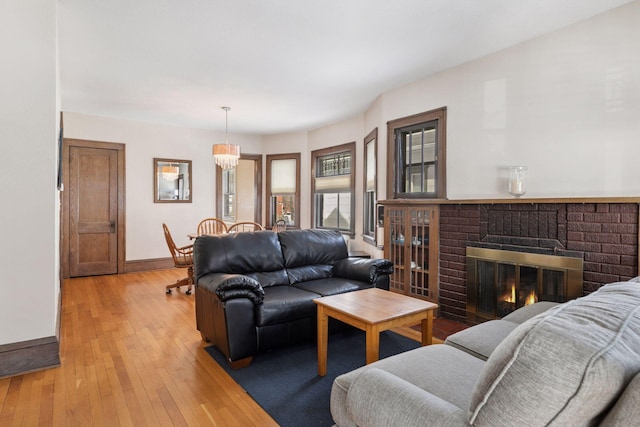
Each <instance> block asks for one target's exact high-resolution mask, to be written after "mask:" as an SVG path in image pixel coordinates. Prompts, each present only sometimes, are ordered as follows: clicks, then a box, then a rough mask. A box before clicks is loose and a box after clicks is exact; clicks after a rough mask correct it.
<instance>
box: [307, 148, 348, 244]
mask: <svg viewBox="0 0 640 427" xmlns="http://www.w3.org/2000/svg"><path fill="white" fill-rule="evenodd" d="M345 152H348V153H349V155H350V156H351V171H350V173H349V194H350V199H351V200H350V206H349V209H350V218H349V229H348V230H347V229H341V228H335V227H322V226H319V225H318V219H319V216H318V215H319V212H317V208H318V206H317V205H318V204H317V202H316V199H317V196H318V194H319V193H316V179H317V178H318V176H317V170H316V169H317V165H318V162H317V161H318V159H319V158H322V157H327V156H331V155H336V154H340V153H345ZM355 166H356V142H355V141H353V142H348V143H346V144H341V145H336V146H332V147H328V148H321V149H319V150H314V151H312V152H311V224H312V226H313V228H319V229H324V230H337V231H339V232H341V233H342V234H345V235H348V236H350V237H354V236H355V206H356V204H355ZM338 194H341V193H338ZM338 197H339V196H338Z"/></svg>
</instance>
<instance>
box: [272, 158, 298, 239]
mask: <svg viewBox="0 0 640 427" xmlns="http://www.w3.org/2000/svg"><path fill="white" fill-rule="evenodd" d="M300 159H301V155H300V153H286V154H267V156H266V162H267V167H266V174H267V176H266V197H267V203H266V206H265V213H266V221H265V224H266V228H269V229H271V228H273V226H274V223H275V221H274V218H273V213H274V212H272V208H271V201H272V198H273V196H274V195H273V194H272V193H271V162H272V161H274V160H295V161H296V177H295V180H296V191H295V193H286V194H284V193H282V194H281V193H278V194H276V196H285V195H292V194H293V195H294V197H295V200H294V208H295V216H294V218H293V226H287V228H300Z"/></svg>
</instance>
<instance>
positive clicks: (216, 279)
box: [197, 273, 264, 304]
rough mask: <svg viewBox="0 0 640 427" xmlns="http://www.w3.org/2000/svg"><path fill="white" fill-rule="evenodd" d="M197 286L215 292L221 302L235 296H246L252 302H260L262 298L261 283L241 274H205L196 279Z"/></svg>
mask: <svg viewBox="0 0 640 427" xmlns="http://www.w3.org/2000/svg"><path fill="white" fill-rule="evenodd" d="M197 286H199V287H202V288H205V289H207V290H208V291H209V292H212V293H215V294H216V295H217V296H218V298H219V299H220V301H222V302H225V301H228V300H230V299H235V298H248V299H250V300H251V301H252V302H253V303H254V304H262V301H263V300H264V289H262V285H260V283H259V282H258V281H257V280H254V279H252V278H251V277H248V276H245V275H243V274H227V273H211V274H207V275H206V276H203V277H201V278H200V280H198V283H197Z"/></svg>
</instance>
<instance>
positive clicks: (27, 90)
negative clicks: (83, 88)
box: [0, 0, 60, 345]
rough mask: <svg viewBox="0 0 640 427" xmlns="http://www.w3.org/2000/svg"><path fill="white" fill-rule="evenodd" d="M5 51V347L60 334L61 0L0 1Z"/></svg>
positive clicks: (0, 40)
mask: <svg viewBox="0 0 640 427" xmlns="http://www.w3.org/2000/svg"><path fill="white" fill-rule="evenodd" d="M16 40H19V41H20V42H19V43H16ZM0 51H2V57H1V59H0V94H2V95H1V96H0V134H1V135H2V149H3V158H4V160H5V161H4V162H3V167H2V171H3V176H4V184H3V186H2V189H3V191H2V200H3V202H2V209H0V227H1V229H2V232H1V234H2V245H0V345H2V344H7V343H12V342H21V341H27V340H32V339H37V338H43V337H50V336H54V335H55V325H56V316H57V311H58V310H57V308H58V306H57V304H58V295H59V288H60V284H59V280H58V275H57V271H58V269H57V265H58V264H59V261H58V257H57V247H58V238H57V237H58V223H57V210H58V193H57V191H56V153H57V146H56V143H57V138H56V125H57V121H58V118H57V115H56V100H57V98H56V96H57V93H56V3H55V2H52V1H47V0H21V1H10V2H5V1H3V2H1V3H0Z"/></svg>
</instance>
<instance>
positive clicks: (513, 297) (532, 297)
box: [504, 285, 538, 305]
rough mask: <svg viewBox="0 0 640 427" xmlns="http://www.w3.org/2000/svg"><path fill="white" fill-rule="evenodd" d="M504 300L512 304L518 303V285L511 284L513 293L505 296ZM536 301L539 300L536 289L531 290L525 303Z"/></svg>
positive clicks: (529, 303)
mask: <svg viewBox="0 0 640 427" xmlns="http://www.w3.org/2000/svg"><path fill="white" fill-rule="evenodd" d="M504 301H505V302H508V303H512V304H515V303H516V285H511V295H510V296H509V295H507V296H505V297H504ZM536 302H538V296H537V295H536V292H535V291H531V292H530V293H529V295H528V296H527V297H526V298H525V300H524V305H531V304H533V303H536Z"/></svg>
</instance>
